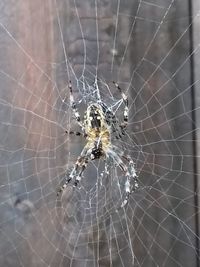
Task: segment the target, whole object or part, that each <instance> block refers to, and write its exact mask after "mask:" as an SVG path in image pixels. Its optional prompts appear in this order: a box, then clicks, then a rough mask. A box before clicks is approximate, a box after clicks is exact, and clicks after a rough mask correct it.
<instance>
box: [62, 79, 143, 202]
mask: <svg viewBox="0 0 200 267" xmlns="http://www.w3.org/2000/svg"><path fill="white" fill-rule="evenodd" d="M113 83H114V85H115V87H116V88H117V89H118V91H119V92H120V94H121V97H122V101H123V103H124V106H125V107H124V112H123V117H124V121H123V122H122V123H120V122H119V121H118V119H117V118H116V116H115V114H114V111H113V110H112V108H111V107H110V108H109V107H108V106H107V105H106V104H105V103H103V102H102V101H101V99H100V97H97V100H96V101H92V102H90V103H89V104H88V107H87V109H86V111H85V114H84V119H83V120H81V116H80V114H79V112H78V109H77V105H76V102H75V101H74V97H73V93H72V83H71V81H70V82H69V90H70V106H71V108H72V110H73V113H74V116H75V119H76V121H77V123H78V124H79V126H80V127H81V129H82V132H74V131H69V132H68V131H66V133H69V134H75V135H77V136H83V137H84V138H85V139H86V144H85V146H84V148H83V150H82V152H81V154H80V156H79V157H78V159H77V161H76V163H75V165H74V168H73V169H72V171H71V173H70V174H69V176H68V177H66V178H65V182H64V184H63V185H62V186H60V187H59V189H58V192H57V196H59V195H60V194H61V193H62V192H63V191H64V190H65V188H66V187H67V185H68V184H69V183H71V182H72V183H73V186H74V187H77V185H78V184H79V182H80V181H81V178H82V175H83V172H84V170H85V168H86V167H87V165H88V163H89V162H90V161H92V160H95V159H104V161H105V164H107V162H108V160H110V159H111V160H112V162H113V164H114V165H115V166H118V167H119V168H120V169H121V170H122V171H123V172H124V174H125V177H126V182H125V198H124V200H123V201H122V203H121V207H124V206H125V205H126V204H127V203H128V200H129V196H130V194H131V192H133V191H135V190H136V189H137V188H138V187H139V184H138V180H137V175H136V171H135V167H134V162H133V160H132V159H131V157H130V155H125V153H124V151H122V150H120V149H119V148H118V147H116V146H115V145H114V144H112V141H111V140H112V138H114V139H119V138H122V135H124V134H125V129H126V127H127V124H128V97H127V96H126V94H124V93H123V92H122V89H121V88H120V87H119V85H118V84H117V83H116V82H113Z"/></svg>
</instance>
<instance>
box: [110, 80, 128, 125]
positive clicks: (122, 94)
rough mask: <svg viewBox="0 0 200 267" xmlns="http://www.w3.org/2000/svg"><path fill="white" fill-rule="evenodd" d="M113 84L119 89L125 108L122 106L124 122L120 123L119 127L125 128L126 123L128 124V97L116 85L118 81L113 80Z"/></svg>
mask: <svg viewBox="0 0 200 267" xmlns="http://www.w3.org/2000/svg"><path fill="white" fill-rule="evenodd" d="M113 83H114V85H115V87H116V88H117V89H118V90H119V92H120V94H121V96H122V99H123V102H124V105H125V108H124V122H123V123H122V124H121V125H120V127H121V129H124V128H126V126H127V124H128V97H127V95H125V94H124V93H123V92H122V89H121V87H120V86H119V85H118V83H116V82H114V81H113Z"/></svg>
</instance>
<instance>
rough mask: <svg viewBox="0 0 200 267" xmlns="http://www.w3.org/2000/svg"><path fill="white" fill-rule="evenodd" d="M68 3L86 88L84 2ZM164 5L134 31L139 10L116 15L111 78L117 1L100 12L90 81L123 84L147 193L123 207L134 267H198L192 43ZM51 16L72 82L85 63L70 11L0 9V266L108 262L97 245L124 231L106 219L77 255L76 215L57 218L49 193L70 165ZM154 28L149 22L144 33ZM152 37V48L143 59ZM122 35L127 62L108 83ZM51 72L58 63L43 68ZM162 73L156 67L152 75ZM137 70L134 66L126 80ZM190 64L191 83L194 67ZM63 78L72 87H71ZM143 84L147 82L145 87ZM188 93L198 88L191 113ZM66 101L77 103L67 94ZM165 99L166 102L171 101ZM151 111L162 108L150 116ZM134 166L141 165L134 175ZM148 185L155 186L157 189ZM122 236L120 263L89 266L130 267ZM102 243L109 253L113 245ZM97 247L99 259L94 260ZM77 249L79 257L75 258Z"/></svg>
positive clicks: (11, 4)
mask: <svg viewBox="0 0 200 267" xmlns="http://www.w3.org/2000/svg"><path fill="white" fill-rule="evenodd" d="M121 2H122V1H121ZM161 2H162V3H161ZM76 3H77V9H78V12H79V18H80V19H81V25H82V33H83V34H84V38H85V40H86V42H85V45H86V50H87V54H89V56H88V58H86V62H85V63H86V67H87V71H86V72H85V73H84V75H85V76H86V77H87V79H88V81H91V80H92V79H93V78H94V77H93V75H91V73H90V72H92V73H94V68H95V66H96V61H97V54H96V51H97V42H95V40H96V39H95V38H96V25H95V5H94V1H90V0H87V1H82V0H79V1H78V0H77V1H76ZM170 3H172V2H171V1H166V0H165V1H164V0H163V1H160V2H159V5H160V6H163V9H162V10H161V9H160V8H158V6H157V7H155V6H151V5H145V4H143V5H142V8H141V10H142V13H141V14H138V17H143V18H144V20H142V19H138V20H137V22H136V24H134V19H133V18H134V16H135V15H136V12H137V8H138V4H139V2H138V1H128V0H127V1H123V3H121V6H120V10H121V12H122V14H124V15H121V16H119V23H118V30H117V34H118V35H117V42H116V50H117V52H118V54H117V57H116V58H115V61H114V65H113V66H114V67H113V72H110V69H111V64H112V48H113V36H114V32H115V22H116V16H115V15H116V11H117V1H102V2H101V1H100V2H99V1H98V16H99V17H101V19H99V21H98V27H99V28H98V29H99V38H100V41H99V47H100V49H99V51H100V59H99V67H98V76H99V77H101V78H104V79H105V80H106V81H107V82H112V80H118V81H120V82H121V83H122V85H126V84H127V83H129V82H130V80H132V87H131V88H132V90H130V95H131V96H132V97H133V99H134V105H133V107H132V110H131V112H132V113H131V119H132V122H133V124H132V125H133V128H132V130H133V131H134V132H135V138H136V140H137V141H138V142H139V144H140V145H141V146H142V149H143V152H144V153H143V154H139V160H138V161H137V163H138V168H139V170H140V171H141V172H140V179H141V180H142V181H143V183H144V184H146V185H148V184H150V185H151V184H153V189H152V190H150V191H145V190H144V191H142V192H141V193H139V194H138V195H137V196H136V198H134V197H133V199H132V201H131V205H133V206H132V207H133V208H134V209H132V208H131V206H130V207H129V209H128V210H127V218H128V229H129V231H130V234H131V240H132V245H133V250H134V253H135V264H134V266H135V267H136V266H145V267H146V266H148V267H154V266H170V267H175V266H184V267H187V266H197V254H196V251H195V246H196V238H195V232H196V231H197V228H196V227H197V225H196V216H197V213H196V210H195V207H194V205H195V203H194V196H193V194H192V192H193V191H194V179H195V177H194V175H193V174H194V169H193V166H194V162H193V161H194V160H195V158H194V157H193V142H192V140H193V135H192V133H191V131H192V129H193V128H192V127H193V125H192V120H191V118H192V114H191V112H190V111H191V110H192V102H191V97H192V95H191V91H190V90H186V88H189V87H190V84H191V61H190V57H189V58H188V60H186V58H187V57H188V55H189V53H190V52H191V51H190V42H191V40H190V34H189V30H188V31H186V32H185V33H184V31H185V30H186V29H187V27H188V25H189V23H190V22H189V17H190V14H189V9H188V1H186V0H184V1H182V0H181V1H176V2H175V3H174V4H173V8H171V9H170V10H169V12H168V13H167V7H169V5H170ZM194 3H196V4H198V3H197V2H195V1H194ZM194 8H195V5H194ZM57 10H58V12H59V19H60V25H61V31H62V34H63V40H64V44H66V52H67V56H68V57H69V60H70V62H71V63H72V67H73V69H74V71H75V72H76V75H77V77H79V78H80V76H81V74H82V71H83V59H84V55H85V54H84V47H83V42H82V37H83V36H82V33H81V30H80V25H79V22H78V20H77V15H76V12H77V11H76V10H75V8H74V1H64V0H63V1H57V9H56V6H55V1H46V0H45V1H39V0H36V1H22V0H19V1H4V2H2V4H1V7H0V14H1V16H0V17H1V20H0V22H1V23H2V25H1V24H0V35H1V38H0V48H1V49H0V64H1V67H0V74H1V75H0V84H1V86H0V100H1V101H0V106H1V107H0V109H1V111H0V114H1V122H2V124H1V140H0V144H1V153H0V165H1V169H0V175H1V187H0V190H1V194H0V200H1V205H0V214H1V216H0V217H1V218H0V225H1V234H0V266H10V267H13V266H30V267H34V266H37V267H40V266H41V267H43V266H51V267H54V266H70V264H72V265H71V266H74V267H77V266H83V261H80V260H76V258H83V259H86V258H88V259H90V260H88V261H87V262H84V264H86V265H85V266H87V267H90V266H91V267H92V266H98V265H97V260H98V257H102V256H105V255H109V253H108V251H109V246H108V245H109V243H108V240H107V235H109V234H110V235H112V233H113V229H111V228H112V227H114V228H115V231H116V232H117V233H120V231H121V232H122V229H121V228H120V227H122V226H121V225H120V221H121V222H123V223H124V217H125V216H124V215H123V216H122V217H119V216H118V215H115V216H114V217H113V218H112V219H113V220H112V222H113V221H114V220H115V223H114V224H113V225H112V224H111V221H110V220H109V218H108V219H107V220H106V222H105V221H104V222H102V221H99V225H93V226H91V228H90V229H89V228H88V229H89V230H88V231H87V233H86V234H85V235H82V237H81V238H80V233H79V242H80V241H83V242H85V243H83V244H86V242H87V241H86V240H89V241H91V242H93V244H91V245H90V246H88V248H87V247H86V246H84V245H83V246H81V245H79V246H77V245H76V238H77V236H76V235H75V233H74V235H72V236H70V231H72V230H74V229H75V227H74V225H73V223H74V220H73V218H72V217H73V216H74V217H76V218H77V219H78V223H77V229H80V227H81V222H82V221H83V220H84V214H81V212H79V210H78V209H77V211H78V212H77V214H76V213H74V212H73V207H75V206H73V205H71V206H72V207H71V208H70V207H68V211H67V212H68V213H67V214H64V215H63V214H62V212H63V211H65V210H64V209H63V208H61V209H59V207H57V208H56V204H55V193H54V192H55V191H54V190H55V188H56V186H57V184H58V181H59V177H60V175H61V174H63V167H64V166H65V164H66V162H68V159H66V158H65V157H66V156H65V155H67V154H68V147H67V144H64V139H65V138H66V137H64V135H63V131H64V127H67V116H65V107H63V106H62V107H61V106H59V104H60V102H58V103H57V102H56V99H57V98H59V94H61V95H63V88H65V86H66V83H67V82H68V77H67V69H66V65H65V55H64V51H63V42H62V37H61V34H60V29H59V25H58V16H57ZM195 10H200V7H197V8H196V9H195ZM165 12H166V17H165V20H164V21H163V23H162V18H163V16H164V13H165ZM125 14H126V15H127V16H125ZM151 19H152V21H150V20H151ZM155 19H156V20H157V22H155V21H154V22H153V20H155ZM148 20H149V21H148ZM175 22H176V23H175ZM3 25H4V26H3ZM132 26H134V27H133V28H132ZM159 26H160V30H159V32H158V34H157V35H156V38H155V40H154V42H153V43H152V45H151V48H150V49H149V51H148V53H145V51H146V49H147V47H148V44H149V43H150V42H151V40H152V38H153V36H154V34H155V32H156V30H157V29H158V27H159ZM194 26H195V27H196V28H194V29H196V31H197V32H195V35H194V36H195V40H194V42H195V43H196V45H198V43H199V39H198V34H197V33H198V30H197V29H198V24H194ZM4 27H5V28H4ZM6 30H8V31H9V32H6ZM131 30H132V35H131V39H130V40H131V41H130V44H129V46H128V49H127V51H128V52H127V54H126V57H125V59H124V61H123V64H122V66H121V67H120V68H121V71H120V73H118V67H119V66H120V62H121V60H122V57H123V52H124V49H125V47H126V42H127V40H128V37H129V32H130V31H131ZM183 33H184V34H183ZM182 34H183V37H182V38H181V39H180V41H178V42H177V40H178V39H179V37H180V36H181V35H182ZM172 47H174V48H173V49H172ZM170 50H172V51H171V53H170V54H169V56H168V57H167V58H166V59H165V60H164V61H163V62H162V59H163V58H164V57H165V56H166V55H167V53H168V52H169V51H170ZM196 56H198V54H196ZM142 58H143V60H142V61H141V59H142ZM195 58H196V57H195ZM185 60H186V61H185ZM184 61H185V63H184V64H183V66H182V67H181V68H180V69H179V67H180V66H181V65H182V63H183V62H184ZM52 62H58V63H59V64H58V65H56V64H55V66H56V67H55V68H53V66H52V64H51V63H52ZM63 62H64V63H63ZM160 62H162V64H161V65H160V68H158V69H156V68H157V67H158V66H159V64H160ZM138 63H141V64H140V66H139V67H138V68H137V71H136V72H134V75H132V73H133V71H134V70H135V68H136V67H137V65H138ZM195 64H196V65H195V66H196V73H195V75H196V77H198V71H199V67H198V61H195ZM177 69H179V71H178V72H177V73H176V71H177ZM88 70H89V71H88ZM108 70H109V71H108ZM154 71H155V74H154V75H152V76H151V74H152V73H153V72H154ZM71 78H72V82H73V83H74V85H75V80H74V79H73V76H72V77H71ZM147 79H148V83H145V84H144V80H147ZM195 79H196V80H197V78H195ZM74 87H75V86H74ZM75 88H76V87H75ZM133 88H134V90H133ZM198 91H199V90H198V86H197V87H196V96H197V98H196V100H197V103H196V106H197V107H198V106H199V103H198ZM138 92H139V96H138ZM153 94H154V95H153ZM75 96H76V97H77V96H78V92H77V90H76V89H75ZM150 99H151V100H150ZM172 99H174V101H172V102H170V101H171V100H172ZM149 100H150V101H149ZM55 103H56V104H55ZM169 103H170V104H169ZM144 104H147V105H144ZM160 104H161V105H163V106H164V105H165V107H164V108H160ZM158 110H159V111H158ZM156 111H158V112H156ZM175 117H176V119H175ZM64 119H66V122H63V120H64ZM197 122H198V121H197ZM58 126H59V127H58ZM185 133H188V134H186V135H184V134H185ZM181 136H183V138H181ZM175 139H176V141H174V140H175ZM163 140H165V141H163ZM166 140H169V142H166ZM177 140H178V141H177ZM70 144H71V145H70V147H71V149H72V148H73V151H72V154H74V155H72V157H71V161H72V162H74V160H75V159H76V156H77V155H78V153H79V151H80V149H81V145H82V144H81V143H79V142H77V140H75V139H72V140H70ZM55 148H56V150H55ZM175 155H176V156H175ZM184 155H187V157H185V156H184ZM140 162H145V164H144V166H143V164H140ZM69 164H71V163H69ZM25 177H26V179H24V178H25ZM158 178H159V182H156V181H157V180H158ZM70 196H71V195H70V192H69V195H68V196H66V200H64V201H66V202H65V203H63V204H64V205H65V204H66V206H67V204H68V202H67V201H68V200H69V197H70ZM137 197H138V201H137V202H135V201H134V200H137ZM70 203H71V202H70ZM70 212H71V213H72V214H73V216H71V217H70ZM62 216H63V217H62ZM63 220H64V222H63ZM184 223H185V224H184ZM111 225H112V227H111ZM98 229H102V230H101V231H100V237H101V243H100V241H99V240H98V235H97V234H96V233H97V230H98ZM109 229H111V230H110V231H111V232H109ZM123 231H124V230H123ZM125 232H126V233H125V234H124V235H122V236H120V235H119V237H118V239H117V241H118V242H119V244H120V245H121V248H122V250H121V251H120V253H115V254H114V253H113V255H112V260H111V259H110V258H109V256H108V257H105V258H102V259H101V260H100V261H99V266H115V267H118V266H132V260H131V250H130V246H128V245H130V244H129V242H127V240H126V237H127V231H125ZM69 236H70V239H69ZM94 241H96V244H94ZM111 241H112V242H111V243H112V249H113V251H115V252H116V251H117V243H116V242H115V241H116V240H115V237H113V239H112V238H111ZM99 244H100V247H101V252H100V255H99V256H98V254H97V251H98V245H99ZM75 247H78V249H77V250H74V248H75ZM119 255H120V257H121V258H120V257H119ZM72 257H73V261H71V258H72ZM92 258H93V261H92V260H91V259H92ZM111 262H112V263H111ZM111 264H112V265H111Z"/></svg>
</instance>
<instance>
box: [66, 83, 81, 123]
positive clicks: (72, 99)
mask: <svg viewBox="0 0 200 267" xmlns="http://www.w3.org/2000/svg"><path fill="white" fill-rule="evenodd" d="M69 92H70V106H71V108H72V110H73V112H74V116H75V118H76V121H77V122H78V124H79V125H80V126H81V127H82V128H83V124H82V122H81V116H80V114H79V112H78V109H77V106H76V102H75V101H74V96H73V94H72V83H71V81H69Z"/></svg>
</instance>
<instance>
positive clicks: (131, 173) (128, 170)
mask: <svg viewBox="0 0 200 267" xmlns="http://www.w3.org/2000/svg"><path fill="white" fill-rule="evenodd" d="M113 148H115V147H113ZM107 155H108V156H110V157H111V158H112V159H113V160H114V162H115V163H116V164H117V166H119V167H120V169H121V170H122V171H123V172H124V173H125V176H126V182H125V193H126V194H125V198H124V200H123V202H122V204H121V208H122V207H124V206H125V205H126V204H127V203H128V200H129V197H130V194H131V192H132V191H135V190H136V189H137V188H138V187H139V184H138V180H137V175H136V172H135V167H134V163H133V161H132V159H131V158H130V157H126V156H122V157H123V158H124V159H126V160H127V161H128V162H129V164H128V167H127V166H126V165H125V164H124V162H123V161H122V159H121V158H120V157H119V156H118V154H117V153H116V152H115V151H114V150H113V149H111V148H109V149H108V151H107ZM132 179H133V180H134V185H133V186H132V187H131V180H132Z"/></svg>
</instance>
